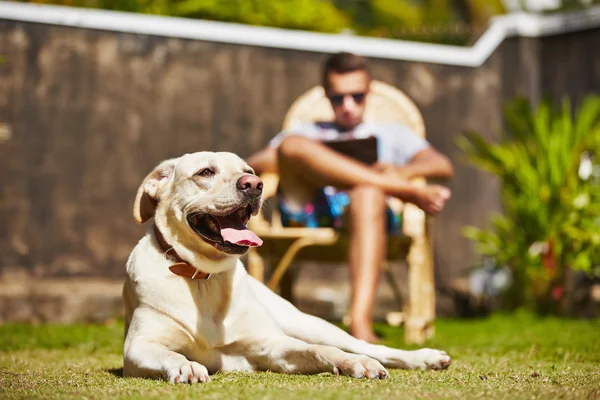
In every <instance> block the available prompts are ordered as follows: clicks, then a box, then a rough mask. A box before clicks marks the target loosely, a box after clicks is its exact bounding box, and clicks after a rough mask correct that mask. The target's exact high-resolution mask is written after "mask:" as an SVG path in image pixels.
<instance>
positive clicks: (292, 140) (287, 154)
mask: <svg viewBox="0 0 600 400" xmlns="http://www.w3.org/2000/svg"><path fill="white" fill-rule="evenodd" d="M312 142H313V140H312V139H309V138H306V137H304V136H300V135H290V136H287V137H286V138H285V139H283V141H282V142H281V144H280V145H279V147H278V155H279V157H283V158H287V159H295V158H298V157H302V156H304V155H306V153H307V151H306V146H307V144H310V143H312Z"/></svg>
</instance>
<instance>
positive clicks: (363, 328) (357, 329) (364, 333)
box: [350, 323, 381, 343]
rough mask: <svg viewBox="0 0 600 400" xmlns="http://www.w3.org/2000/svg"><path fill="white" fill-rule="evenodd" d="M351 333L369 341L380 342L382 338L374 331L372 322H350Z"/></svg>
mask: <svg viewBox="0 0 600 400" xmlns="http://www.w3.org/2000/svg"><path fill="white" fill-rule="evenodd" d="M350 334H351V335H352V336H354V337H355V338H357V339H359V340H364V341H365V342H368V343H379V342H380V341H381V339H380V338H379V336H377V335H376V334H375V332H374V331H373V326H372V325H371V324H365V323H363V324H350Z"/></svg>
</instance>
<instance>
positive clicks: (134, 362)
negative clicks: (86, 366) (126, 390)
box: [123, 308, 210, 383]
mask: <svg viewBox="0 0 600 400" xmlns="http://www.w3.org/2000/svg"><path fill="white" fill-rule="evenodd" d="M190 343H191V339H190V337H189V336H188V335H187V334H186V333H185V332H183V331H182V330H181V328H179V327H177V325H176V324H175V322H174V321H172V320H171V319H170V318H168V317H166V316H164V315H162V314H159V313H155V312H152V311H150V310H147V309H141V308H138V309H136V310H135V312H134V313H133V318H132V320H131V324H130V325H129V332H128V334H127V337H126V339H125V346H124V351H123V358H124V360H123V361H124V365H123V375H124V376H131V377H140V378H163V379H166V380H167V381H169V382H172V383H196V382H208V381H210V378H209V375H208V370H207V369H206V367H205V366H204V365H202V364H199V363H197V362H195V361H190V360H188V359H187V358H186V357H185V356H184V355H182V354H180V353H178V352H177V350H179V351H181V350H182V349H185V348H186V347H187V346H189V344H190Z"/></svg>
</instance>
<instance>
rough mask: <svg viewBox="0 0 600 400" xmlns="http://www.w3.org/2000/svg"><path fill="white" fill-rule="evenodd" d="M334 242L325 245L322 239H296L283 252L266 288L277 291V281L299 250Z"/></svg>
mask: <svg viewBox="0 0 600 400" xmlns="http://www.w3.org/2000/svg"><path fill="white" fill-rule="evenodd" d="M335 240H337V238H335V239H334V240H332V241H331V242H330V243H329V242H327V243H325V242H323V240H322V239H314V238H311V237H302V238H300V239H297V240H296V241H295V242H294V243H292V245H291V246H290V247H289V248H288V249H287V251H286V252H285V254H284V255H283V257H281V261H279V264H277V267H276V268H275V271H274V272H273V276H272V277H271V279H270V280H269V283H268V285H267V286H268V287H269V288H270V289H271V290H275V289H277V286H279V281H281V278H282V277H283V275H284V274H285V271H287V269H288V268H289V266H290V264H291V263H292V261H293V260H294V257H296V254H298V252H299V251H300V250H302V249H303V248H304V247H308V246H314V245H320V246H326V245H330V244H332V243H334V242H335Z"/></svg>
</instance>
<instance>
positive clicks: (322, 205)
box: [278, 187, 402, 234]
mask: <svg viewBox="0 0 600 400" xmlns="http://www.w3.org/2000/svg"><path fill="white" fill-rule="evenodd" d="M349 204H350V197H349V196H348V194H347V193H345V192H338V191H336V190H335V189H334V188H331V187H326V188H323V189H320V190H318V191H317V194H316V195H315V198H314V200H313V201H312V202H311V203H309V204H307V205H306V206H305V207H304V210H302V211H299V212H292V211H290V209H289V207H288V206H287V204H286V203H285V201H284V200H283V197H282V196H278V205H279V212H280V213H281V224H282V225H283V226H286V227H306V228H335V229H343V228H345V227H346V225H347V224H346V221H345V219H346V218H345V214H346V209H347V208H348V205H349ZM386 220H387V221H386V222H387V223H386V225H387V232H388V233H389V234H399V233H400V232H401V227H402V219H401V216H400V215H397V214H395V213H394V212H393V211H392V209H391V208H390V207H389V206H388V207H387V210H386Z"/></svg>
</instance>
